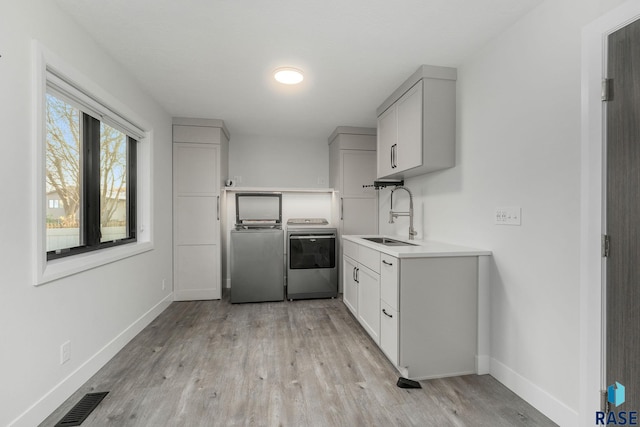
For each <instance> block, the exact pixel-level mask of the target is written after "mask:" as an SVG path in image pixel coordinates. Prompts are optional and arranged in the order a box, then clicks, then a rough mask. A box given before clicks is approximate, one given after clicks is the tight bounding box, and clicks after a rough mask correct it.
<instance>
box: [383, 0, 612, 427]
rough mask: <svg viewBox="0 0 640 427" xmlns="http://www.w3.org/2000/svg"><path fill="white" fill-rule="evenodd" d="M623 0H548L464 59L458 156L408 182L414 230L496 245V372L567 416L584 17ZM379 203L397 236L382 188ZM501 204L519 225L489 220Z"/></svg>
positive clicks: (574, 344) (575, 298)
mask: <svg viewBox="0 0 640 427" xmlns="http://www.w3.org/2000/svg"><path fill="white" fill-rule="evenodd" d="M620 3H622V1H619V0H610V1H599V0H554V1H546V2H545V3H543V4H542V5H540V6H539V7H537V8H536V9H534V10H533V11H532V12H531V13H529V14H528V15H527V16H525V17H524V18H523V19H521V20H520V21H519V22H518V23H516V24H515V25H514V26H513V27H512V28H510V29H509V30H508V31H506V32H505V33H503V34H501V35H500V36H499V37H498V38H496V39H495V40H494V41H492V42H491V43H489V44H488V45H487V46H486V47H485V48H484V49H483V50H482V51H480V52H478V54H477V55H476V56H475V57H474V58H471V59H469V60H468V61H466V62H465V63H463V64H461V66H459V67H458V85H457V90H458V116H457V140H458V141H457V166H456V167H455V168H453V169H449V170H446V171H442V172H437V173H433V174H429V175H426V176H422V177H416V178H413V179H410V180H408V182H407V186H408V187H410V188H411V189H412V190H413V191H414V194H415V195H416V205H417V207H416V218H417V224H416V228H417V229H418V232H419V233H420V236H421V237H424V236H425V235H426V237H427V238H429V239H433V240H444V241H448V242H452V243H459V244H464V245H468V246H476V247H480V248H486V249H490V250H492V251H493V253H494V268H493V272H492V274H493V277H492V293H491V304H492V306H491V311H492V320H491V335H492V341H491V354H492V374H493V375H494V376H495V377H496V378H498V379H499V380H500V381H502V382H504V383H505V384H507V385H508V386H509V387H511V388H512V389H513V390H515V391H516V392H517V393H519V394H520V395H522V396H523V397H525V398H526V399H527V400H529V402H530V403H532V404H534V405H535V406H537V407H538V408H539V409H541V410H542V411H543V412H545V413H546V414H547V415H549V416H551V417H552V418H553V419H554V420H555V421H556V422H557V423H559V424H560V425H563V426H564V425H577V424H578V419H577V416H576V414H577V411H578V407H579V404H578V403H579V402H578V398H579V392H580V390H579V371H578V368H579V362H580V357H581V355H580V353H579V342H578V340H579V334H580V327H579V297H580V294H579V278H580V270H579V254H580V235H579V231H580V230H579V222H580V200H579V197H580V111H581V110H580V107H581V105H580V102H581V98H580V96H581V94H580V90H581V88H580V65H581V63H580V53H581V28H582V27H583V26H584V25H586V24H588V23H589V22H591V21H592V20H594V19H596V18H597V17H598V16H599V15H601V14H603V13H604V12H606V11H607V10H609V9H611V8H613V7H614V6H617V5H619V4H620ZM385 193H386V194H385ZM398 193H399V199H398V200H400V199H402V200H401V201H400V203H406V195H405V194H403V193H401V192H398ZM398 193H397V194H398ZM395 201H396V197H395V195H394V206H395ZM380 205H381V212H380V218H381V230H383V231H384V232H387V233H392V234H397V235H403V236H404V235H405V234H406V231H407V223H408V220H407V219H406V218H400V219H398V220H397V223H398V224H397V225H396V226H394V227H390V226H389V225H387V224H386V222H385V221H386V219H387V218H388V208H389V202H388V191H386V192H384V190H383V191H382V192H381V202H380ZM405 206H406V205H405ZM498 206H520V207H522V226H520V227H514V226H496V225H494V224H493V214H494V209H495V208H496V207H498ZM398 207H399V208H402V205H399V206H398ZM595 410H596V409H594V411H595Z"/></svg>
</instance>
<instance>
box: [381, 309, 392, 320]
mask: <svg viewBox="0 0 640 427" xmlns="http://www.w3.org/2000/svg"><path fill="white" fill-rule="evenodd" d="M382 312H383V313H384V315H385V316H387V317H391V318H392V319H393V316H392V315H390V314H389V313H387V310H385V309H384V308H383V309H382Z"/></svg>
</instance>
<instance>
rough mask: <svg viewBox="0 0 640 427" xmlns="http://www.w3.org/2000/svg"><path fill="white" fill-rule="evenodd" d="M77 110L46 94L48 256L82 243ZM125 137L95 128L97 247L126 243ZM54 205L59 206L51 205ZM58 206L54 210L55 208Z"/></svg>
mask: <svg viewBox="0 0 640 427" xmlns="http://www.w3.org/2000/svg"><path fill="white" fill-rule="evenodd" d="M82 114H84V113H82V112H81V111H80V110H79V109H78V108H75V107H74V106H72V105H70V104H69V103H67V102H65V101H64V100H61V99H59V98H57V97H55V96H54V95H51V94H47V111H46V125H47V134H46V135H47V136H46V193H47V203H46V207H47V209H46V218H47V219H46V220H47V251H53V250H57V249H64V248H72V247H77V246H81V245H83V244H84V242H83V241H82V239H83V237H82V233H81V232H80V227H81V223H80V222H81V220H82V215H81V211H80V209H81V206H82V205H83V203H82V194H83V192H82V185H83V183H82V178H81V177H82V167H81V165H82V134H81V131H82V130H81V126H80V122H81V116H82ZM126 175H127V136H126V134H124V133H122V132H120V131H119V130H117V129H115V128H113V127H111V126H108V125H106V124H104V123H101V124H100V230H101V234H102V237H101V241H102V242H105V241H110V240H117V239H121V238H126V237H127V236H128V232H127V229H126V225H127V189H126V182H127V180H126V178H127V176H126ZM50 200H53V201H59V202H50ZM56 206H57V207H56Z"/></svg>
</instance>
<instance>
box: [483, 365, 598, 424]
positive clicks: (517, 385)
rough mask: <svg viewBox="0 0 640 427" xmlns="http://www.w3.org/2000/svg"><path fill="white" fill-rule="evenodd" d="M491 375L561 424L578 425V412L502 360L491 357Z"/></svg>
mask: <svg viewBox="0 0 640 427" xmlns="http://www.w3.org/2000/svg"><path fill="white" fill-rule="evenodd" d="M491 376H492V377H494V378H495V379H497V380H498V381H500V382H501V383H502V384H504V385H505V386H507V387H508V388H509V389H511V390H512V391H513V392H514V393H516V394H517V395H518V396H520V397H521V398H522V399H524V400H526V401H527V403H529V404H530V405H532V406H533V407H534V408H536V409H537V410H538V411H540V412H542V413H543V414H544V415H546V416H547V417H549V418H550V419H551V420H552V421H553V422H555V423H556V424H558V425H560V426H565V427H568V426H578V425H590V424H578V413H577V412H576V411H575V410H573V409H571V408H570V407H568V406H567V405H565V404H564V403H562V401H560V400H559V399H557V398H555V397H554V396H552V395H551V394H549V393H548V392H546V391H545V390H543V389H542V388H540V387H539V386H537V385H536V384H535V383H533V382H531V381H529V380H528V379H526V378H525V377H523V376H522V375H520V374H518V373H517V372H516V371H514V370H513V369H511V368H509V367H508V366H507V365H505V364H503V363H502V362H500V361H498V360H496V359H491Z"/></svg>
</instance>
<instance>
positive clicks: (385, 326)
mask: <svg viewBox="0 0 640 427" xmlns="http://www.w3.org/2000/svg"><path fill="white" fill-rule="evenodd" d="M380 348H381V349H382V351H383V352H384V354H386V355H387V357H388V358H389V360H390V361H391V363H393V364H394V365H395V366H397V365H398V349H399V347H398V312H397V311H396V310H394V309H393V308H391V307H390V306H389V304H387V303H385V302H384V301H380Z"/></svg>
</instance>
